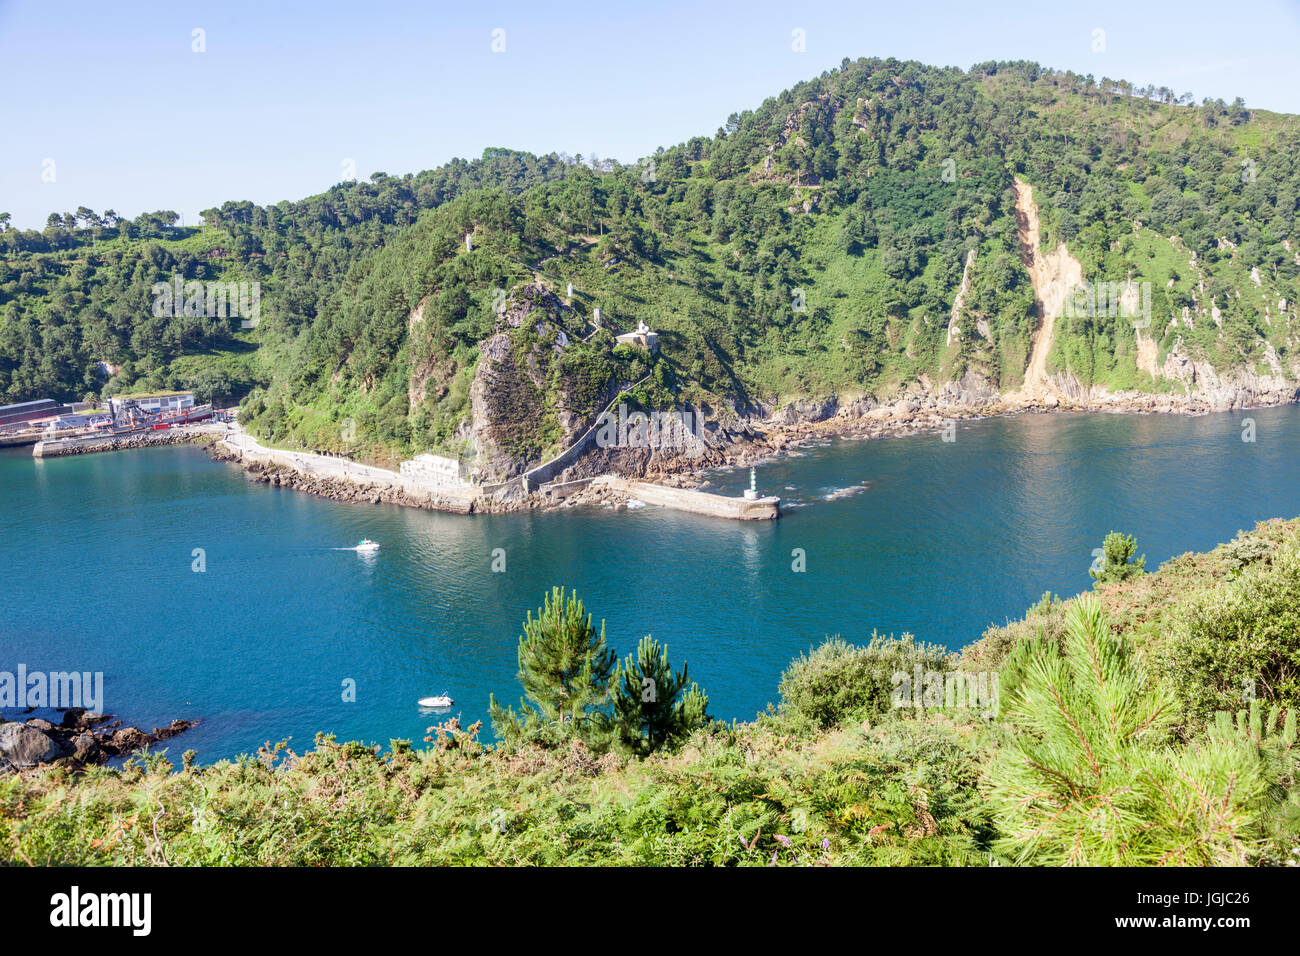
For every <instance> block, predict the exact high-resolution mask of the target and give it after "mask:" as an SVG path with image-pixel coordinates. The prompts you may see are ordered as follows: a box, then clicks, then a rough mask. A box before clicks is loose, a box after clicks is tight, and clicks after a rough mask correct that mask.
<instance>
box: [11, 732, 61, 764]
mask: <svg viewBox="0 0 1300 956" xmlns="http://www.w3.org/2000/svg"><path fill="white" fill-rule="evenodd" d="M46 723H48V721H46ZM61 756H63V750H62V748H61V747H60V746H59V744H58V742H57V741H55V740H54V739H53V738H52V737H50V736H49V735H47V734H46V733H45V732H44V731H42V730H38V729H37V728H35V727H29V726H27V725H26V724H15V723H8V724H0V770H9V769H17V770H25V769H27V768H28V767H35V766H36V765H37V764H40V763H49V762H50V761H51V760H57V759H58V758H59V757H61Z"/></svg>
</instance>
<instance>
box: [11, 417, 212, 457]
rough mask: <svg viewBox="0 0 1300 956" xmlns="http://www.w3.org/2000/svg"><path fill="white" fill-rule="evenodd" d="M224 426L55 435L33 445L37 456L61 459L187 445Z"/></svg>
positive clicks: (34, 453)
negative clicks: (65, 436)
mask: <svg viewBox="0 0 1300 956" xmlns="http://www.w3.org/2000/svg"><path fill="white" fill-rule="evenodd" d="M221 431H222V429H221V428H220V426H213V425H188V426H181V427H178V428H168V429H160V430H159V431H148V432H133V433H131V434H129V435H84V436H80V437H77V438H52V439H50V440H48V441H39V442H37V443H36V444H35V445H34V446H32V457H33V458H58V457H61V456H63V455H89V454H94V453H95V452H101V451H123V450H125V449H127V448H147V447H150V446H153V445H183V444H186V443H187V442H192V441H197V440H199V439H201V438H204V437H207V436H212V435H217V434H220V433H221Z"/></svg>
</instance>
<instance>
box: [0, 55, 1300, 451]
mask: <svg viewBox="0 0 1300 956" xmlns="http://www.w3.org/2000/svg"><path fill="white" fill-rule="evenodd" d="M1297 145H1300V121H1297V118H1295V117H1292V116H1284V115H1277V114H1272V113H1266V112H1251V111H1248V110H1247V109H1246V108H1245V107H1244V106H1243V105H1242V104H1241V103H1240V102H1237V103H1234V104H1231V105H1229V104H1225V103H1223V102H1221V101H1205V102H1203V103H1202V104H1200V105H1195V104H1194V103H1192V101H1191V97H1190V94H1183V95H1178V94H1176V93H1174V92H1173V91H1170V90H1165V89H1154V88H1147V89H1135V88H1133V86H1132V85H1131V84H1128V83H1125V82H1123V81H1116V80H1111V79H1109V78H1102V79H1101V80H1097V79H1096V78H1094V77H1091V76H1088V77H1081V76H1078V75H1075V74H1073V73H1059V72H1055V71H1052V70H1048V69H1046V68H1043V67H1040V66H1038V65H1037V64H1032V63H996V64H995V63H987V64H980V65H977V66H975V67H973V68H972V69H970V70H968V71H963V70H959V69H940V68H934V67H928V66H924V65H922V64H918V63H913V62H900V61H896V60H857V61H848V60H846V61H844V63H843V64H842V65H841V67H840V69H838V70H832V71H828V72H827V73H825V74H823V75H822V76H820V77H817V78H815V79H812V80H809V81H807V82H805V83H801V84H799V85H798V86H796V87H794V88H793V89H791V90H787V91H785V92H783V93H782V94H780V95H779V96H776V97H773V98H770V99H768V100H767V101H765V102H764V103H763V104H762V105H760V106H759V107H758V108H757V109H754V110H752V111H746V112H743V113H737V114H733V115H732V116H731V117H729V118H728V120H727V122H726V124H725V125H724V126H723V127H722V128H720V129H719V130H718V131H717V133H716V134H715V135H714V136H711V137H707V136H699V137H696V138H694V139H691V140H690V141H688V142H686V143H681V144H678V145H675V146H671V147H667V148H664V149H661V150H659V151H657V152H656V154H655V155H654V156H652V157H647V158H646V159H645V160H642V161H641V162H640V163H639V164H637V165H632V166H617V165H615V164H610V163H602V164H600V166H599V168H591V166H590V165H587V164H583V163H580V162H577V161H576V160H573V159H569V158H567V157H560V156H554V155H552V156H548V157H532V156H528V155H525V154H519V153H512V152H508V151H504V150H489V151H487V152H486V153H485V154H484V156H483V158H482V159H480V160H476V161H474V162H472V163H464V162H460V161H458V162H457V163H455V164H452V165H450V166H447V167H443V168H441V169H439V170H437V171H434V172H432V173H422V174H420V175H418V176H414V177H411V176H408V177H405V178H402V179H396V178H393V177H386V176H382V175H377V177H376V178H375V181H374V182H371V183H362V184H350V185H349V184H344V185H340V186H338V187H335V188H334V189H333V190H331V191H330V192H328V193H326V194H324V195H323V196H319V197H314V198H313V199H309V200H305V201H303V202H299V203H281V204H280V205H278V206H275V207H269V208H265V209H264V208H261V207H256V206H252V205H251V204H248V203H227V204H225V205H224V206H222V207H220V209H214V210H209V211H208V213H207V214H206V215H205V218H206V220H207V227H206V232H202V231H199V230H196V229H194V228H193V227H190V228H189V229H185V230H181V229H177V228H175V227H172V226H168V225H166V224H165V222H162V220H165V219H166V216H165V215H163V214H159V215H155V217H154V218H153V219H150V218H149V217H141V220H138V221H132V223H130V224H126V225H123V224H117V225H115V226H108V225H104V224H103V217H97V216H95V215H94V214H93V213H92V214H91V218H90V219H86V218H85V217H84V216H83V217H77V216H75V215H72V214H69V215H72V219H73V223H72V224H73V225H75V228H72V229H70V228H69V222H68V217H66V216H65V217H63V218H62V220H61V224H57V225H56V224H51V225H50V227H48V228H47V229H46V230H45V231H44V232H43V233H39V234H37V233H33V232H26V233H19V232H15V231H13V230H10V231H7V232H5V233H4V234H3V235H0V248H3V249H5V250H6V257H5V264H4V265H3V266H0V270H2V271H0V310H2V311H0V315H2V316H3V319H2V321H0V397H2V398H4V399H7V400H21V399H26V398H32V397H42V396H44V395H47V394H49V395H53V396H55V397H78V398H79V397H81V396H82V395H83V394H84V393H86V392H97V393H98V392H105V393H106V392H112V391H114V390H118V389H121V388H125V387H127V386H137V385H141V384H144V385H147V386H149V387H161V386H166V385H186V386H191V387H196V388H198V389H199V390H200V392H201V393H202V392H205V391H206V392H208V393H212V394H214V395H216V396H217V397H219V398H222V399H225V398H233V399H243V401H244V406H245V413H244V416H245V418H246V420H248V421H249V422H250V423H251V424H252V427H254V428H255V429H258V430H259V431H261V432H262V433H263V434H266V435H267V436H269V437H270V438H272V439H274V440H277V441H283V442H302V443H304V444H307V445H310V446H314V447H320V448H338V447H340V441H339V438H338V435H339V433H340V423H341V422H344V421H347V420H351V421H353V422H355V423H357V432H358V436H357V438H356V441H355V442H354V443H351V444H349V445H348V448H349V450H350V451H351V452H352V453H354V454H358V455H362V456H371V457H400V456H402V455H406V454H409V453H411V452H413V451H419V450H423V449H454V448H455V447H456V446H457V445H458V444H459V445H463V444H464V443H465V442H466V440H467V438H466V435H467V428H468V427H469V425H470V424H472V422H471V417H472V416H471V401H470V391H471V384H472V382H473V380H474V376H475V374H476V371H477V366H478V358H479V350H480V347H481V345H482V343H483V341H484V340H485V339H486V338H487V337H488V336H490V335H492V334H493V333H494V332H495V331H500V330H501V329H502V328H504V327H505V326H504V325H503V320H502V317H503V315H505V314H507V313H509V310H510V308H511V306H512V305H513V304H516V303H517V302H518V296H519V292H520V290H521V289H522V288H523V287H524V286H528V285H533V284H535V283H537V282H541V283H543V284H544V285H545V286H546V287H547V288H549V289H550V290H551V291H552V292H554V293H555V294H556V295H557V296H559V297H560V299H561V300H563V301H564V309H563V310H562V311H563V314H560V312H554V310H553V314H552V315H551V316H550V322H549V323H547V325H548V327H553V328H558V329H560V330H564V331H565V334H566V336H567V338H568V339H569V340H570V341H573V339H574V334H573V333H576V334H578V335H581V336H584V337H587V336H590V337H589V338H587V341H586V342H584V343H582V345H583V347H582V348H581V349H577V350H576V351H574V352H573V353H572V355H570V356H569V357H568V358H567V359H566V360H565V362H563V363H559V364H561V365H564V364H567V365H569V366H573V365H575V364H577V365H583V366H584V367H586V368H587V369H588V378H589V379H591V382H590V386H591V387H590V389H589V391H590V395H589V396H588V398H589V401H586V402H581V401H580V402H578V403H577V404H576V405H572V406H570V405H565V404H564V403H565V402H566V401H567V398H563V397H562V396H561V395H560V392H561V391H562V388H561V386H560V384H559V382H560V380H561V379H562V378H563V376H562V375H561V373H560V372H559V371H555V372H554V373H548V374H551V377H550V379H547V380H546V381H544V382H542V383H541V384H538V385H536V387H537V388H538V389H540V392H541V393H544V394H541V397H540V398H539V399H538V404H539V407H542V408H547V409H552V410H554V409H555V408H556V407H557V406H561V405H563V406H564V408H565V410H566V413H572V414H573V415H574V416H576V420H578V421H586V420H587V419H586V418H584V416H585V415H587V414H588V413H590V412H592V411H594V406H595V404H596V403H597V402H596V400H597V399H598V398H600V397H604V396H605V395H607V394H608V393H609V391H610V389H614V390H616V389H617V388H618V387H619V386H620V384H626V383H628V382H630V381H632V380H633V379H631V378H629V377H628V376H630V375H632V374H633V373H636V372H638V371H646V370H643V369H640V368H639V367H633V366H634V365H635V364H636V361H637V360H636V359H635V357H632V356H628V355H625V354H622V353H621V352H620V351H619V350H617V349H615V348H614V346H613V341H612V337H611V334H613V333H617V332H621V331H626V330H629V329H631V328H632V327H634V326H635V325H636V324H637V323H638V322H641V321H644V322H646V323H647V324H649V325H650V326H651V327H652V328H653V329H655V330H656V331H658V332H659V333H660V339H659V341H660V346H661V348H660V353H659V355H658V357H657V358H656V359H655V360H654V362H653V364H652V366H651V367H650V368H649V369H648V371H650V372H652V373H653V374H652V377H651V380H650V381H649V382H648V383H647V384H646V386H644V387H643V388H642V389H641V391H640V393H639V394H638V396H637V397H638V398H639V400H640V401H642V403H643V404H646V405H651V406H654V407H667V406H671V405H674V404H681V403H693V404H697V403H701V402H707V403H708V404H709V405H710V407H712V408H715V409H716V408H718V407H722V406H726V405H730V406H733V407H735V408H737V409H738V410H740V411H741V412H742V413H744V412H747V411H752V410H755V409H757V408H759V407H760V405H761V406H763V407H771V406H772V405H779V404H781V403H784V402H787V401H790V400H792V399H795V398H803V397H811V398H826V397H830V396H838V397H846V396H848V397H855V396H859V395H865V394H874V395H877V396H882V395H887V394H889V393H890V392H892V391H894V390H896V389H898V388H900V387H902V386H904V385H907V384H909V383H914V382H916V381H918V379H920V378H921V377H922V376H924V377H925V379H926V380H927V381H929V382H931V383H942V382H945V381H951V380H955V379H958V378H960V377H962V376H963V375H966V374H967V373H968V372H974V373H976V374H978V375H979V376H981V377H982V378H983V379H985V380H986V381H987V382H988V383H989V384H990V385H992V386H993V387H995V388H997V389H999V390H1002V391H1010V390H1013V389H1015V388H1017V387H1019V386H1020V385H1021V383H1022V381H1023V379H1024V374H1025V367H1026V362H1027V358H1028V355H1029V351H1030V343H1031V336H1032V334H1033V330H1034V326H1035V323H1036V321H1037V318H1036V312H1035V304H1034V293H1033V287H1032V285H1031V281H1030V275H1029V272H1028V271H1027V270H1026V268H1025V266H1024V264H1023V263H1022V249H1021V248H1020V242H1019V238H1018V231H1017V217H1016V202H1015V191H1014V189H1013V181H1014V179H1015V178H1016V177H1020V178H1021V179H1023V180H1024V181H1025V182H1027V183H1028V184H1029V185H1030V186H1032V188H1033V197H1034V200H1035V201H1036V203H1037V207H1038V211H1039V213H1040V216H1041V225H1042V242H1041V245H1042V247H1043V248H1044V249H1053V248H1055V246H1056V244H1057V243H1059V242H1065V243H1066V245H1067V247H1068V250H1069V253H1070V255H1072V256H1073V257H1075V258H1077V259H1078V260H1079V262H1080V263H1081V265H1082V271H1083V275H1084V277H1085V279H1086V280H1087V281H1089V282H1092V283H1103V284H1105V283H1110V284H1114V285H1116V286H1121V285H1126V284H1128V283H1133V284H1134V287H1135V288H1142V287H1143V284H1144V283H1149V287H1148V292H1147V295H1146V305H1147V306H1148V307H1149V311H1150V316H1151V324H1150V328H1149V330H1148V331H1147V332H1146V333H1145V336H1146V338H1147V339H1148V340H1149V342H1148V345H1147V346H1146V347H1147V348H1148V349H1150V350H1151V354H1150V355H1149V356H1148V357H1147V359H1146V360H1144V361H1140V354H1139V343H1138V340H1137V337H1136V334H1135V331H1134V329H1133V321H1132V319H1131V318H1130V317H1127V316H1125V315H1123V314H1118V315H1116V314H1110V313H1108V312H1107V311H1106V310H1105V309H1104V307H1103V308H1101V309H1099V310H1097V314H1074V315H1066V316H1063V317H1061V318H1060V319H1059V320H1058V321H1057V323H1056V336H1055V344H1054V347H1053V349H1052V351H1051V354H1050V357H1049V362H1048V370H1049V372H1067V373H1069V374H1071V375H1073V376H1075V378H1077V379H1078V380H1079V382H1080V383H1081V384H1083V385H1085V386H1086V385H1092V384H1099V385H1105V386H1108V387H1111V388H1125V389H1139V390H1146V391H1167V390H1170V389H1171V388H1174V387H1177V388H1178V389H1179V390H1180V391H1181V384H1177V385H1176V384H1175V383H1174V382H1172V381H1169V380H1166V378H1165V377H1164V374H1163V369H1164V368H1165V363H1166V360H1167V359H1169V357H1170V355H1171V353H1174V354H1176V355H1177V356H1178V357H1179V358H1186V359H1188V360H1191V361H1195V362H1201V363H1206V365H1207V366H1208V367H1210V368H1213V369H1215V370H1219V371H1221V372H1224V373H1227V372H1230V371H1232V370H1249V371H1251V372H1258V373H1260V374H1269V373H1272V374H1275V375H1278V376H1280V377H1281V378H1282V379H1285V380H1287V381H1290V380H1293V379H1294V375H1295V372H1294V368H1293V365H1292V363H1293V362H1294V361H1295V358H1296V351H1295V349H1296V341H1295V336H1294V334H1293V332H1292V329H1291V324H1292V320H1293V318H1294V313H1295V309H1296V306H1295V302H1296V300H1297V296H1298V295H1300V289H1298V288H1297V284H1298V279H1297V275H1298V274H1300V265H1298V264H1297V263H1298V258H1297V256H1298V255H1300V250H1298V249H1297V246H1296V239H1295V237H1296V236H1297V235H1300V230H1297V228H1296V227H1297V197H1298V196H1300V167H1298V166H1297V161H1296V153H1297V151H1296V146H1297ZM86 212H89V210H86ZM52 219H53V217H52ZM96 221H98V222H99V223H100V224H99V225H95V222H96ZM467 236H469V237H471V240H470V246H467V244H466V237H467ZM972 254H973V255H972ZM968 262H969V263H970V268H969V274H968V276H967V278H968V285H969V288H968V291H967V293H966V294H965V296H964V297H963V303H962V308H961V309H960V311H959V314H957V315H956V316H953V317H952V322H951V324H952V325H954V326H955V328H956V329H957V330H958V333H957V334H956V335H953V334H950V330H949V326H950V312H951V311H952V310H953V305H954V301H955V300H956V298H957V293H958V290H959V289H960V287H961V284H962V279H963V273H964V272H966V271H967V270H966V265H967V263H968ZM178 271H179V272H180V273H182V274H183V275H184V276H185V277H186V278H190V279H198V280H206V279H217V278H220V279H225V280H227V281H235V280H239V279H243V280H247V281H259V282H260V283H261V284H262V286H261V288H262V295H263V307H262V318H261V321H260V323H259V324H258V326H257V328H255V329H240V328H239V327H238V322H237V321H230V322H224V323H223V322H219V321H211V320H207V319H206V318H205V317H182V318H179V319H177V318H167V319H158V318H154V317H152V316H151V315H150V314H149V287H150V286H151V284H152V283H153V282H155V281H158V280H159V279H162V280H164V281H166V280H169V279H170V278H171V276H172V275H173V273H175V272H178ZM570 283H572V285H573V289H574V294H573V296H572V299H571V300H570V298H569V297H568V295H567V287H568V285H569V284H570ZM421 306H423V309H422V312H421V316H422V320H421V321H419V322H414V323H413V322H412V321H411V319H412V314H413V313H414V312H415V311H416V310H417V309H419V308H420V307H421ZM596 309H599V310H600V314H601V322H600V325H601V326H602V327H603V328H602V329H600V330H595V329H594V326H595V311H596ZM593 331H594V335H593V334H592V333H593ZM512 334H515V335H516V337H517V338H519V339H520V342H519V347H520V348H521V349H524V350H525V351H527V350H528V349H529V348H530V347H531V348H533V349H534V354H539V353H537V352H536V349H538V348H540V347H541V345H540V343H539V342H532V343H531V344H530V343H529V342H527V341H524V340H526V339H527V338H528V335H529V333H528V331H527V330H524V331H522V332H520V331H517V330H516V332H514V333H512ZM521 354H523V353H521ZM101 361H103V362H108V363H110V365H112V366H113V367H115V368H116V367H117V366H121V368H120V370H119V371H117V372H116V374H114V375H113V377H112V378H110V379H108V380H105V379H104V378H103V377H102V375H101V373H100V372H99V371H98V363H99V362H101ZM1153 370H1154V371H1155V372H1156V374H1154V375H1153V374H1152V371H1153ZM601 378H604V381H603V382H600V381H596V380H597V379H601ZM430 383H432V386H430ZM575 427H576V426H575ZM571 430H572V429H570V430H569V432H566V431H565V430H564V429H558V428H555V427H543V425H542V424H541V423H540V420H539V423H538V425H537V428H536V429H535V431H536V433H537V435H538V436H540V437H539V438H538V440H537V441H535V442H532V443H531V444H530V446H529V449H528V451H527V453H526V457H527V458H528V460H530V461H537V460H540V458H542V457H544V456H545V455H546V454H547V453H549V452H551V451H554V450H556V449H558V448H559V447H560V446H561V445H563V443H564V441H565V440H566V439H567V438H568V437H571V434H570V432H571Z"/></svg>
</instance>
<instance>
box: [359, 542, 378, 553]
mask: <svg viewBox="0 0 1300 956" xmlns="http://www.w3.org/2000/svg"><path fill="white" fill-rule="evenodd" d="M356 550H357V551H358V552H359V553H361V554H373V553H374V552H376V551H378V550H379V542H378V541H371V540H370V539H369V538H362V539H361V543H360V544H358V545H357V547H356Z"/></svg>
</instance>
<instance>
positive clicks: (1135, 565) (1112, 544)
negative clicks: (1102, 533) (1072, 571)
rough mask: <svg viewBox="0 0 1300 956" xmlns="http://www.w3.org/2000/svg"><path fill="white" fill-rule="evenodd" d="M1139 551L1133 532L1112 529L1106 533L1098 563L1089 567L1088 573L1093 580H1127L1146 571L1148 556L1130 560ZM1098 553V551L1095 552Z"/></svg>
mask: <svg viewBox="0 0 1300 956" xmlns="http://www.w3.org/2000/svg"><path fill="white" fill-rule="evenodd" d="M1136 551H1137V539H1136V538H1134V537H1133V536H1132V535H1131V534H1122V533H1120V532H1119V531H1112V532H1110V534H1108V535H1106V539H1105V540H1104V541H1103V542H1102V544H1101V554H1100V555H1099V560H1098V561H1097V562H1096V565H1095V566H1094V567H1092V568H1089V570H1088V574H1089V575H1091V576H1092V578H1093V580H1095V581H1098V582H1101V581H1127V580H1128V579H1129V578H1135V577H1138V576H1140V575H1142V574H1145V573H1146V567H1147V556H1146V555H1145V554H1144V555H1142V557H1140V558H1138V559H1137V560H1136V561H1130V560H1129V559H1130V558H1132V557H1133V554H1134V552H1136ZM1093 553H1094V554H1096V552H1095V551H1094V552H1093Z"/></svg>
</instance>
